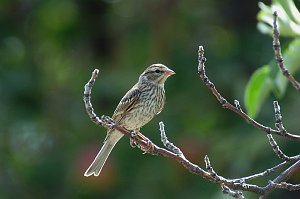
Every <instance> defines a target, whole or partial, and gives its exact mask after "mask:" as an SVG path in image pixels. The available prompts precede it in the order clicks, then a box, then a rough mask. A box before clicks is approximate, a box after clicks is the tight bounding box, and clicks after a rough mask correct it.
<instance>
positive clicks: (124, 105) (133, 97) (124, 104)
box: [112, 86, 141, 122]
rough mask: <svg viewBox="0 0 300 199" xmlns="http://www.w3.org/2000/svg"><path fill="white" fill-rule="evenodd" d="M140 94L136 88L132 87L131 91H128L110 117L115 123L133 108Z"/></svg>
mask: <svg viewBox="0 0 300 199" xmlns="http://www.w3.org/2000/svg"><path fill="white" fill-rule="evenodd" d="M140 94H141V90H140V89H138V87H137V86H133V87H132V89H130V90H129V91H128V92H127V93H126V94H125V95H124V97H123V98H122V99H121V101H120V102H119V104H118V106H117V108H116V110H115V112H114V114H113V116H112V119H113V120H115V121H116V122H119V121H120V120H121V119H122V118H123V116H124V115H125V114H126V112H128V111H129V110H130V109H131V107H133V105H134V104H135V103H136V102H137V101H138V98H139V97H140Z"/></svg>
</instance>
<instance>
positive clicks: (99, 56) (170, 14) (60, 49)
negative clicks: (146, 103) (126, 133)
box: [0, 0, 300, 199]
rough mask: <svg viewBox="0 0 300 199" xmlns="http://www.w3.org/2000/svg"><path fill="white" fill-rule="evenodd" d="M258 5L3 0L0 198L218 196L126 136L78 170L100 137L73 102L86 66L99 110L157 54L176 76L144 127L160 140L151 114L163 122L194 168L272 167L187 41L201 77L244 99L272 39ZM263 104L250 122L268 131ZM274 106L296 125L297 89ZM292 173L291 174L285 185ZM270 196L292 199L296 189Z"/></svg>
mask: <svg viewBox="0 0 300 199" xmlns="http://www.w3.org/2000/svg"><path fill="white" fill-rule="evenodd" d="M257 3H258V2H257V1H239V0H223V1H217V0H214V1H212V0H199V1H196V0H187V1H176V0H162V1H159V0H139V1H133V0H77V1H71V0H64V1H60V0H45V1H38V0H31V1H29V0H28V1H21V0H19V1H16V0H14V1H11V0H1V1H0V95H1V98H0V198H1V199H13V198H20V196H22V198H24V199H32V198H45V199H47V198H51V199H52V198H56V199H60V198H74V199H76V198H120V199H121V198H122V199H126V198H144V199H153V198H173V199H184V198H189V199H193V198H195V199H196V198H228V197H227V196H225V195H223V194H222V192H221V189H220V187H218V186H217V185H214V184H212V183H211V182H208V181H206V180H204V179H202V178H200V177H197V176H194V175H192V174H190V173H189V172H188V171H187V170H185V169H184V168H183V167H182V166H180V165H179V164H178V163H176V162H174V161H171V160H168V159H165V158H162V157H157V156H151V155H148V154H146V155H142V152H141V151H140V150H138V149H132V148H131V147H130V145H129V140H128V139H127V138H123V139H122V140H121V141H120V142H119V143H118V145H117V147H116V148H115V150H114V151H113V152H112V154H111V156H110V158H109V160H108V162H107V164H106V165H105V167H104V169H103V172H102V173H101V175H100V176H99V177H89V178H85V177H84V176H83V174H84V172H85V170H86V168H87V167H88V166H89V164H90V163H91V161H92V160H93V159H94V157H95V155H96V153H97V152H98V150H99V149H100V147H101V144H102V141H103V139H104V137H105V135H106V132H105V129H104V128H99V127H97V126H96V125H94V124H93V123H92V122H91V121H90V119H89V117H88V116H87V114H86V112H85V108H84V104H83V101H82V97H83V87H84V85H85V83H86V82H87V80H88V79H89V78H90V75H91V72H92V71H93V70H94V68H99V70H100V77H99V79H98V80H97V81H96V83H95V86H94V89H93V93H92V102H93V105H94V108H95V110H96V113H97V114H98V115H102V114H106V115H111V114H112V113H113V110H114V108H115V107H116V105H117V104H118V102H119V100H120V99H121V97H122V96H123V95H124V93H125V92H126V91H127V90H128V89H129V88H130V87H131V86H132V85H133V84H134V83H135V82H136V81H137V78H138V76H139V75H140V73H141V72H142V71H143V70H144V69H145V68H146V66H148V65H150V64H152V63H157V62H160V63H163V64H165V65H167V66H169V67H170V68H172V69H173V70H174V71H175V72H176V73H177V74H176V75H175V76H173V77H171V78H169V80H168V81H167V83H166V94H167V104H166V106H165V109H164V111H163V112H162V113H161V114H160V115H159V116H157V117H156V118H155V119H153V120H152V121H151V122H150V123H149V124H148V125H146V126H145V127H144V128H143V129H142V132H143V133H144V134H145V135H147V136H148V137H149V138H150V139H151V140H153V141H154V142H155V143H157V144H159V145H161V143H160V141H159V138H160V137H159V131H158V122H159V121H164V123H165V125H166V127H165V128H166V131H167V136H168V137H169V139H170V141H172V142H174V143H175V144H176V145H177V146H179V147H180V148H181V149H182V150H183V152H184V153H185V154H186V156H187V157H188V158H189V159H190V160H191V161H192V162H194V163H196V164H199V165H200V166H202V167H204V161H203V158H204V156H205V155H206V154H207V155H209V157H210V160H211V163H212V165H213V166H214V169H215V170H216V171H217V172H218V173H219V174H221V175H223V176H224V177H229V178H236V177H241V176H246V175H250V174H253V173H257V172H261V171H264V170H265V169H267V168H270V167H271V166H274V165H276V164H278V163H280V160H279V159H278V158H277V157H276V156H275V154H274V153H273V152H272V149H271V147H270V145H269V144H268V141H267V138H266V136H265V135H264V134H263V133H262V132H260V131H259V130H257V129H255V128H254V127H252V126H251V125H249V124H248V123H247V122H245V121H244V120H243V119H241V118H240V117H239V116H237V115H236V114H234V113H233V112H230V111H228V110H225V109H222V108H221V106H220V104H219V103H218V102H217V100H216V99H215V98H214V97H213V95H212V94H211V93H210V91H209V90H208V89H207V88H206V87H205V86H204V84H203V83H202V82H201V81H200V79H199V77H198V76H197V64H198V63H197V49H198V46H199V45H203V46H204V48H205V54H206V57H207V59H208V60H207V63H206V67H207V68H206V70H207V74H208V76H209V77H210V78H211V80H212V81H213V82H214V83H215V85H216V86H217V88H218V90H219V91H220V92H221V93H222V94H223V95H224V97H225V98H227V99H228V100H229V101H231V102H233V100H234V99H238V100H240V103H241V105H242V106H243V95H244V90H245V86H246V84H247V82H248V80H249V77H250V76H251V74H252V73H253V71H254V70H255V69H256V68H259V67H260V66H262V65H263V64H266V63H268V62H269V61H270V60H271V59H272V58H273V50H272V40H271V37H270V36H267V35H262V34H261V33H259V31H258V30H257V28H256V24H257V20H256V14H257V12H258V11H259V8H258V6H257ZM265 3H269V2H268V1H265ZM273 100H275V97H274V96H271V97H270V98H269V99H268V100H267V102H266V103H265V104H264V106H263V108H262V110H261V113H260V115H259V117H258V118H257V120H258V121H260V122H261V123H262V124H265V125H268V126H271V127H273V126H274V113H273V112H274V111H273V109H272V101H273ZM280 105H281V107H282V114H283V117H284V119H283V121H284V123H285V127H286V128H287V129H288V130H290V131H291V132H297V130H298V131H299V111H300V107H299V95H297V93H296V92H295V91H294V90H293V89H292V88H291V86H289V88H288V90H287V95H286V96H285V97H284V98H283V99H280ZM276 138H277V137H276ZM277 141H278V143H279V144H280V146H281V148H282V149H283V150H284V151H285V152H286V153H287V154H288V155H293V154H295V153H296V152H297V151H298V152H299V146H298V145H299V144H298V145H297V143H295V142H291V141H287V140H284V139H281V138H277ZM274 177H275V176H271V178H269V179H273V178H274ZM267 180H268V179H264V180H255V181H252V183H256V184H258V185H265V183H266V182H267ZM299 180H300V175H299V174H298V175H296V176H294V177H293V178H292V179H291V182H299ZM271 196H272V197H271V198H282V197H285V198H286V199H287V198H295V197H297V196H299V192H287V191H283V190H280V191H276V192H274V193H273V194H272V195H271ZM246 197H247V198H257V196H256V195H253V194H246Z"/></svg>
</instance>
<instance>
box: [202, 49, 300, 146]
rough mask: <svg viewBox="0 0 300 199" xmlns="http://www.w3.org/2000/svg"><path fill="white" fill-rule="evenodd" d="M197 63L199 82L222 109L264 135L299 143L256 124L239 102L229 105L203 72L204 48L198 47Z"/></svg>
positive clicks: (286, 135) (299, 139)
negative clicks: (280, 137)
mask: <svg viewBox="0 0 300 199" xmlns="http://www.w3.org/2000/svg"><path fill="white" fill-rule="evenodd" d="M198 62H199V64H198V74H199V76H200V78H201V80H202V81H203V82H204V84H205V85H206V86H207V87H208V88H209V89H210V90H211V92H212V93H213V95H214V96H215V97H216V98H217V100H218V101H219V102H220V104H221V105H222V107H223V108H225V109H229V110H231V111H233V112H235V113H237V114H238V115H240V116H241V117H243V118H244V119H246V120H247V121H249V122H250V123H251V124H252V125H253V126H255V127H256V128H258V129H260V130H261V131H263V132H264V133H266V134H275V135H280V136H283V137H285V138H288V139H289V140H296V141H300V136H299V135H294V134H290V133H288V132H287V131H284V132H283V131H281V130H275V129H272V128H270V127H267V126H264V125H262V124H260V123H258V122H257V121H255V120H254V119H252V118H251V117H250V116H249V115H247V114H246V113H245V112H244V111H243V110H242V108H241V106H240V104H239V102H238V101H237V100H235V102H234V104H235V105H232V104H230V103H229V102H228V101H227V100H226V99H225V98H224V97H223V96H222V95H221V94H220V93H219V92H218V90H217V88H216V87H215V85H214V83H212V82H211V81H210V79H209V78H208V77H207V75H206V72H205V62H206V58H205V57H204V48H203V46H199V50H198Z"/></svg>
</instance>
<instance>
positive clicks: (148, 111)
mask: <svg viewBox="0 0 300 199" xmlns="http://www.w3.org/2000/svg"><path fill="white" fill-rule="evenodd" d="M164 104H165V91H164V88H163V87H159V86H155V87H148V88H145V89H144V90H142V92H141V95H140V97H139V99H138V101H137V103H135V105H134V106H133V107H132V108H131V109H130V110H129V111H128V112H127V114H126V115H125V116H124V118H123V121H122V123H123V126H124V127H125V128H127V129H129V130H134V129H139V128H141V127H142V126H144V125H145V124H147V123H148V122H149V121H150V120H151V119H152V118H153V117H154V116H155V115H156V114H158V113H160V112H161V110H162V109H163V107H164Z"/></svg>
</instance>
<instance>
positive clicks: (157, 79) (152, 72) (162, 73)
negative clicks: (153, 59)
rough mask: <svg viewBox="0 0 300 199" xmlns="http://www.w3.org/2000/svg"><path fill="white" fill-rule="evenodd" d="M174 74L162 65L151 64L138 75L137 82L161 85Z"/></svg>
mask: <svg viewBox="0 0 300 199" xmlns="http://www.w3.org/2000/svg"><path fill="white" fill-rule="evenodd" d="M174 74H175V72H174V71H173V70H171V69H169V68H168V67H167V66H165V65H163V64H152V65H151V66H149V67H148V68H147V69H146V70H145V71H144V72H143V73H142V74H141V75H140V78H139V81H140V82H152V83H155V84H161V85H163V84H164V83H165V81H166V80H167V78H168V77H170V76H171V75H174Z"/></svg>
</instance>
